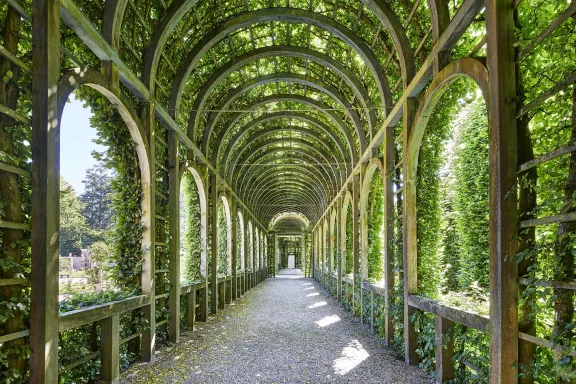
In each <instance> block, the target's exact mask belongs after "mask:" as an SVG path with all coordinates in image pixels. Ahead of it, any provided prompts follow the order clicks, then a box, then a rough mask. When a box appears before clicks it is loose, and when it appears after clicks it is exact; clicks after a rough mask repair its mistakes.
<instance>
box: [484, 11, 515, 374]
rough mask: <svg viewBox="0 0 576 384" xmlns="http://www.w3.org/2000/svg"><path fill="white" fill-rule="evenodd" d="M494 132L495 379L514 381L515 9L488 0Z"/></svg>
mask: <svg viewBox="0 0 576 384" xmlns="http://www.w3.org/2000/svg"><path fill="white" fill-rule="evenodd" d="M485 15H486V38H487V42H488V47H487V67H488V72H489V73H490V77H489V85H490V96H489V100H490V101H489V103H487V106H488V115H489V126H490V127H489V131H490V143H489V147H490V150H489V151H490V154H489V168H490V191H489V210H490V381H491V382H494V383H513V382H514V381H515V380H517V376H516V375H517V373H518V368H517V362H518V263H517V260H516V257H515V254H516V248H517V244H516V236H517V225H518V217H517V206H516V200H517V198H516V193H510V191H514V190H515V188H516V185H517V177H518V176H517V164H516V162H517V137H516V136H517V133H516V77H515V76H513V74H514V73H515V60H514V17H513V16H514V8H513V5H512V4H511V3H510V1H508V0H487V1H486V11H485Z"/></svg>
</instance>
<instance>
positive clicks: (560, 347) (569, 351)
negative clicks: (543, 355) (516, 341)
mask: <svg viewBox="0 0 576 384" xmlns="http://www.w3.org/2000/svg"><path fill="white" fill-rule="evenodd" d="M518 338H520V339H522V340H526V341H529V342H531V343H532V344H536V345H539V346H541V347H544V348H549V349H551V350H553V351H557V352H562V353H564V354H567V355H569V356H576V351H575V350H574V349H572V348H568V347H565V346H563V345H558V344H554V343H553V342H551V341H548V340H545V339H542V338H540V337H536V336H532V335H529V334H527V333H524V332H518Z"/></svg>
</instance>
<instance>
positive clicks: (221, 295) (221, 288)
mask: <svg viewBox="0 0 576 384" xmlns="http://www.w3.org/2000/svg"><path fill="white" fill-rule="evenodd" d="M225 307H226V280H222V282H221V283H219V284H218V309H224V308H225Z"/></svg>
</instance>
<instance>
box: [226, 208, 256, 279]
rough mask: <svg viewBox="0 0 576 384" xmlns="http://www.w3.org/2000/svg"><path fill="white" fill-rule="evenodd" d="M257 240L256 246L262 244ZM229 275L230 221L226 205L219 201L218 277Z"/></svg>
mask: <svg viewBox="0 0 576 384" xmlns="http://www.w3.org/2000/svg"><path fill="white" fill-rule="evenodd" d="M258 240H259V239H256V244H257V245H258V244H259V243H260V242H259V241H258ZM227 274H228V220H227V218H226V212H225V211H224V203H223V202H222V200H221V199H219V200H218V275H227Z"/></svg>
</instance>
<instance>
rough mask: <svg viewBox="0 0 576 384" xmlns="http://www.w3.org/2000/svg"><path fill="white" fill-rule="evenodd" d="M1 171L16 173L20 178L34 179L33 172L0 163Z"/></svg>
mask: <svg viewBox="0 0 576 384" xmlns="http://www.w3.org/2000/svg"><path fill="white" fill-rule="evenodd" d="M0 171H5V172H10V173H15V174H17V175H20V176H26V177H32V172H30V171H27V170H25V169H21V168H18V167H15V166H13V165H10V164H6V163H2V162H0Z"/></svg>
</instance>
